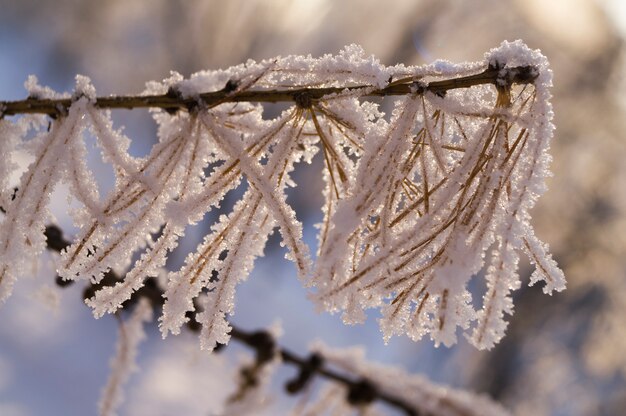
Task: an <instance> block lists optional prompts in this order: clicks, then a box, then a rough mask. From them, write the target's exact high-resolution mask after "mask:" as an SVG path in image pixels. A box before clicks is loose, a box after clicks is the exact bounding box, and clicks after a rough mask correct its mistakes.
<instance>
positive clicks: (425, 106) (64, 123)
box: [0, 41, 565, 350]
mask: <svg viewBox="0 0 626 416" xmlns="http://www.w3.org/2000/svg"><path fill="white" fill-rule="evenodd" d="M551 82H552V73H551V71H550V69H549V65H548V62H547V60H546V58H545V57H544V56H543V55H541V53H540V52H539V51H533V50H531V49H529V48H528V47H527V46H526V45H524V44H523V43H522V42H520V41H516V42H504V43H503V44H502V45H501V46H500V47H498V48H495V49H492V50H491V51H489V52H487V53H486V55H485V58H484V59H483V60H482V61H478V62H474V63H462V64H452V63H450V62H443V61H438V62H435V63H434V64H431V65H427V66H422V67H405V66H404V65H396V66H384V65H381V64H380V62H378V61H377V60H376V59H375V58H374V57H367V56H365V54H364V52H363V50H362V49H361V48H360V47H358V46H355V45H351V46H348V47H346V48H345V49H344V50H342V51H341V52H340V53H339V54H338V55H325V56H323V57H321V58H312V57H310V56H289V57H284V58H280V57H279V58H276V59H273V60H267V61H263V62H259V63H256V62H252V61H249V62H247V63H246V64H245V65H239V66H235V67H232V68H228V69H225V70H216V71H203V72H199V73H197V74H194V75H192V76H191V77H190V78H189V79H183V77H182V76H180V75H179V74H175V73H174V74H172V76H171V77H170V78H168V79H166V80H164V81H162V82H150V83H148V85H147V89H146V91H145V92H144V94H143V95H141V96H139V97H135V98H128V97H127V98H120V99H119V100H118V99H116V98H115V97H109V98H98V97H97V94H96V91H95V88H94V87H93V86H92V85H91V83H90V81H89V80H88V79H87V78H85V77H82V76H78V77H77V82H76V88H75V91H74V93H73V94H71V95H69V94H66V95H62V94H57V93H55V92H54V91H52V90H50V89H49V88H45V87H41V86H39V85H38V84H37V82H36V79H34V78H29V80H28V81H27V83H26V86H27V89H28V91H29V96H30V97H31V98H30V99H29V100H30V101H29V100H26V101H24V102H21V103H17V104H16V103H4V104H3V107H4V108H3V109H2V110H3V111H4V114H14V113H15V111H16V109H22V110H24V111H26V113H24V114H22V115H21V116H20V117H15V118H9V117H4V118H1V119H0V134H1V135H2V137H0V142H1V143H2V147H1V149H2V152H3V155H2V156H3V157H2V158H0V173H2V174H3V175H4V176H3V177H1V178H0V186H2V188H1V189H0V202H1V206H2V207H3V209H4V213H5V215H3V219H2V222H1V223H0V301H3V300H5V299H6V298H7V297H8V296H10V294H11V291H12V287H13V284H14V283H15V281H16V280H17V279H18V278H20V277H21V276H22V275H23V274H24V273H25V272H26V270H27V268H26V267H25V266H26V263H27V262H30V261H31V259H35V258H37V257H38V256H39V254H40V253H41V252H42V250H43V249H44V248H45V241H44V228H45V224H46V223H47V222H48V221H49V218H51V212H50V211H49V208H48V206H49V205H50V202H51V201H50V195H51V192H52V191H53V190H54V189H55V187H57V186H58V185H60V184H65V185H66V186H68V188H69V194H70V196H71V198H72V199H73V200H74V201H75V204H74V206H77V208H76V209H72V210H71V211H70V214H71V215H72V219H73V221H74V224H75V226H76V227H77V228H78V229H79V231H78V233H77V235H76V236H75V238H74V239H73V241H72V242H71V244H70V245H69V246H68V247H66V248H65V249H63V251H62V252H61V257H60V259H59V261H58V264H57V272H58V273H59V275H60V276H62V279H64V280H66V281H68V280H86V281H90V282H93V283H95V284H99V283H101V282H103V281H106V279H107V276H109V275H110V273H111V271H112V270H127V273H125V274H124V276H123V279H121V280H119V281H116V282H114V284H113V285H100V286H96V287H97V288H98V290H96V291H94V292H93V293H91V294H90V297H89V299H87V304H88V305H89V306H90V307H92V308H93V311H94V315H95V316H96V317H100V316H102V315H103V314H106V313H114V312H115V311H117V310H118V309H119V308H120V307H122V306H123V305H124V303H125V302H127V301H128V300H129V299H131V298H132V297H133V294H134V293H136V292H137V291H140V290H142V288H143V287H145V283H146V278H147V277H148V276H154V275H155V274H156V273H157V272H158V271H159V270H161V269H162V268H163V266H164V265H165V263H166V261H167V259H168V256H169V254H170V253H171V252H172V251H173V250H175V249H176V248H177V247H178V246H179V244H180V241H181V240H182V238H183V237H184V234H185V230H186V229H187V227H188V226H189V225H193V224H196V223H198V222H199V221H200V220H201V219H202V218H204V217H205V216H206V215H207V214H213V213H215V211H216V210H217V209H218V208H220V205H221V204H222V201H223V199H224V198H225V196H226V195H227V194H230V195H233V194H237V195H238V197H237V198H238V201H236V203H235V204H234V206H233V207H232V209H230V210H229V211H228V212H227V213H226V214H224V215H221V216H220V217H219V218H217V221H216V222H215V223H214V224H213V225H212V226H211V228H210V230H208V232H207V233H206V235H205V236H204V239H203V240H202V242H201V243H200V244H198V245H197V247H196V249H195V250H194V251H193V252H191V253H189V255H188V256H187V258H186V259H185V262H184V264H183V265H182V266H181V267H180V268H179V269H178V270H172V271H169V272H167V277H166V281H167V282H166V284H165V286H166V287H165V298H166V299H165V304H164V306H163V313H162V315H161V316H160V317H159V322H160V329H161V333H162V335H163V336H166V335H167V334H169V333H173V334H176V333H178V332H179V331H180V328H181V327H182V326H183V325H184V324H185V323H186V322H188V321H189V319H190V316H194V318H195V319H198V320H199V322H200V323H201V326H202V330H201V332H200V345H201V347H202V348H203V349H206V350H211V349H212V348H213V347H214V346H215V344H216V343H226V342H227V341H228V339H229V337H230V333H231V331H230V326H229V323H228V321H227V317H228V315H230V314H231V313H232V311H233V310H234V300H235V294H236V289H237V286H238V285H239V284H240V283H241V282H243V281H245V280H246V279H247V278H248V276H249V274H250V272H251V270H252V268H253V266H254V262H255V260H256V258H258V257H259V256H262V255H263V250H264V247H265V244H266V242H267V240H268V238H269V236H270V235H271V234H272V232H274V230H278V231H279V232H280V236H281V238H282V244H283V245H284V246H285V247H286V248H287V254H286V257H287V258H288V259H289V260H291V261H293V262H294V263H295V266H296V269H297V271H298V275H299V277H300V279H301V280H302V282H303V284H304V285H305V286H307V287H310V288H311V291H312V292H313V293H312V299H314V300H315V301H316V302H317V304H318V305H319V306H320V307H322V308H323V309H325V310H327V311H329V312H338V311H341V312H343V319H344V321H345V322H349V323H358V322H361V321H362V320H363V319H364V318H365V314H364V310H365V309H368V308H380V310H381V312H382V315H383V318H382V319H381V320H380V325H381V329H382V331H383V333H384V337H385V338H389V337H391V336H393V335H408V336H409V337H411V338H413V339H415V340H418V339H420V338H422V337H423V336H425V335H429V336H430V337H431V338H432V339H433V341H434V342H435V344H440V343H443V344H445V345H452V344H454V343H455V342H456V341H457V333H458V332H459V331H458V330H459V329H461V330H462V331H463V332H465V336H466V337H468V339H469V340H470V342H471V343H473V344H474V345H475V346H476V347H477V348H480V349H484V348H491V347H493V345H495V343H497V342H498V341H499V340H500V339H501V337H502V336H504V331H505V328H506V325H507V322H506V320H505V317H506V315H507V314H508V315H511V314H512V313H513V303H512V296H511V292H512V291H513V290H515V289H517V288H519V286H520V285H521V280H520V276H519V274H518V271H517V264H518V260H519V254H520V253H523V254H524V255H526V256H527V257H528V258H529V260H530V261H531V263H533V264H534V265H535V267H536V271H535V273H534V274H533V275H532V277H531V279H530V282H529V283H530V284H534V283H536V282H539V281H543V282H545V286H544V291H545V292H546V293H552V292H553V291H560V290H563V289H564V288H565V278H564V276H563V273H562V272H561V271H560V270H559V268H558V267H557V265H556V263H555V261H554V260H553V259H552V257H551V255H550V253H549V250H548V246H547V245H546V244H545V243H543V242H541V241H540V240H539V239H538V238H537V237H536V235H535V231H534V229H533V227H532V224H531V221H530V220H531V217H530V210H531V208H532V207H533V205H534V204H535V202H536V200H537V198H538V197H539V196H540V195H541V194H542V193H543V192H545V185H544V179H545V177H546V176H547V175H549V169H548V168H549V162H550V154H549V146H550V140H551V138H552V131H553V125H552V124H551V120H552V107H551V104H550V98H551V95H550V87H551ZM207 91H213V92H208V93H207ZM394 94H398V95H397V96H395V97H394V98H393V99H392V100H390V101H391V102H390V103H389V104H390V107H392V110H391V111H390V112H389V114H384V113H383V112H382V111H381V107H380V106H379V105H378V104H377V103H376V102H373V101H371V100H369V99H368V98H370V97H372V96H377V95H394ZM135 99H136V100H137V102H138V103H139V105H145V106H148V107H157V108H156V109H153V111H152V114H153V117H154V119H155V122H156V123H157V125H158V139H159V140H158V142H157V143H156V144H155V145H154V146H153V147H152V149H151V150H150V152H149V154H148V155H147V156H145V157H136V156H133V155H132V154H130V153H129V152H128V149H129V145H130V139H129V138H128V137H126V136H125V135H124V134H123V133H122V131H120V130H116V129H115V128H114V127H113V123H112V120H111V112H110V111H109V109H110V108H114V107H112V106H117V105H120V106H129V104H128V103H129V102H134V101H133V100H135ZM116 100H118V101H116ZM129 100H130V101H129ZM275 100H287V101H292V102H293V104H292V105H291V106H289V108H287V109H286V110H284V111H283V112H282V114H280V115H279V116H278V117H276V118H274V119H267V118H266V117H264V115H265V114H264V107H263V106H262V105H260V104H258V102H259V101H275ZM37 103H43V107H39V106H38V104H37ZM16 106H17V107H16ZM181 108H185V109H187V110H188V111H178V110H179V109H181ZM31 110H32V111H31ZM43 110H45V111H43ZM29 111H30V112H31V113H32V112H37V111H43V114H49V115H52V116H54V117H53V118H54V120H53V122H52V123H50V120H49V118H48V117H46V116H45V115H41V114H31V113H29ZM88 140H89V141H92V142H93V141H95V144H96V145H97V146H98V147H99V148H100V151H101V155H102V161H103V162H104V163H105V164H108V165H110V167H111V168H112V171H113V172H114V175H115V182H114V185H113V187H112V189H110V190H109V191H108V192H106V194H104V192H101V190H100V189H99V186H98V184H97V182H96V180H95V178H96V173H95V172H94V171H92V169H91V167H90V166H88V164H87V161H86V160H87V149H88V146H87V141H88ZM24 151H26V152H28V153H30V154H31V156H32V160H33V162H32V163H31V164H30V165H29V166H28V167H27V168H25V171H24V173H23V174H22V176H21V178H20V179H19V182H18V183H17V184H13V183H9V180H8V178H7V176H8V175H9V174H12V173H13V172H15V171H16V170H18V169H19V167H18V165H17V164H16V163H14V162H15V161H14V158H15V157H16V155H17V154H18V153H19V152H24ZM316 155H319V157H320V159H322V160H323V162H324V166H323V168H322V171H321V173H320V177H321V178H322V180H323V181H324V182H325V185H326V186H325V189H324V191H323V197H324V204H323V207H322V212H323V221H322V223H321V224H320V227H319V229H320V232H319V234H318V242H319V244H318V247H317V256H316V257H315V261H313V256H312V255H311V254H310V248H309V246H308V245H307V244H305V242H304V241H303V238H302V234H303V224H302V223H301V222H300V221H299V220H298V218H297V215H296V212H295V210H294V209H293V207H292V206H291V205H290V203H289V199H288V198H287V188H289V187H295V186H297V184H296V182H295V179H294V178H293V176H292V173H293V171H294V170H295V169H296V168H297V166H298V165H299V164H303V163H311V162H312V160H313V158H314V157H315V156H316ZM22 169H23V167H22ZM15 188H17V189H15ZM235 190H241V191H242V192H241V193H238V192H233V191H235ZM101 193H102V195H101ZM481 272H482V273H481ZM474 279H484V280H485V281H486V288H487V290H486V292H485V293H484V295H483V296H482V305H477V302H474V301H473V299H472V297H473V296H476V294H473V293H471V292H470V290H469V287H470V282H471V281H472V280H474ZM199 296H200V298H201V302H195V299H197V298H198V297H199Z"/></svg>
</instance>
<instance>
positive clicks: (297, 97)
mask: <svg viewBox="0 0 626 416" xmlns="http://www.w3.org/2000/svg"><path fill="white" fill-rule="evenodd" d="M293 100H294V101H295V103H296V105H297V106H298V108H301V109H303V110H308V109H309V108H311V106H312V105H313V98H312V97H311V94H309V93H308V92H306V91H302V92H298V93H296V94H294V95H293Z"/></svg>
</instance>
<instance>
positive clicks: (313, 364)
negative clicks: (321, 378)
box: [285, 353, 324, 394]
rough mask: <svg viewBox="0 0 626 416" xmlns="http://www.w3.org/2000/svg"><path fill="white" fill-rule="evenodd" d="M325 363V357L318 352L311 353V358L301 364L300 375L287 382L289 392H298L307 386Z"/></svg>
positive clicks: (286, 388) (286, 386) (286, 387)
mask: <svg viewBox="0 0 626 416" xmlns="http://www.w3.org/2000/svg"><path fill="white" fill-rule="evenodd" d="M323 364H324V358H323V357H322V356H321V355H319V354H317V353H313V354H311V356H310V357H309V359H308V360H307V361H306V362H304V363H303V364H302V365H301V366H300V372H299V373H298V375H297V376H296V377H294V378H293V379H291V380H289V381H287V383H286V384H285V390H286V391H287V393H289V394H296V393H298V392H300V391H301V390H303V389H304V388H306V386H308V385H309V384H310V382H311V380H312V379H313V376H314V375H315V373H316V372H317V370H318V369H320V368H321V367H322V365H323Z"/></svg>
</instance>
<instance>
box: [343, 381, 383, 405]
mask: <svg viewBox="0 0 626 416" xmlns="http://www.w3.org/2000/svg"><path fill="white" fill-rule="evenodd" d="M376 397H378V391H377V389H376V386H374V384H372V382H370V381H368V380H366V379H361V380H359V381H356V382H354V383H352V384H350V387H349V389H348V395H347V397H346V400H347V401H348V403H350V404H351V405H353V406H357V405H362V404H369V403H371V402H373V401H374V400H375V399H376Z"/></svg>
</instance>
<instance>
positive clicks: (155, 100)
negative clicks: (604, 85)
mask: <svg viewBox="0 0 626 416" xmlns="http://www.w3.org/2000/svg"><path fill="white" fill-rule="evenodd" d="M503 71H504V72H503ZM536 77H537V71H536V69H535V68H534V67H532V66H521V67H515V68H507V69H505V70H500V69H497V68H493V67H489V68H487V69H486V70H484V71H483V72H481V73H478V74H475V75H469V76H465V77H458V78H451V79H444V80H439V81H432V82H430V83H423V82H422V81H419V83H416V82H414V81H413V80H412V79H411V78H406V79H403V80H397V81H394V82H393V83H390V84H389V85H388V86H387V87H385V88H376V87H374V86H372V85H353V86H347V87H327V88H305V87H297V86H296V87H293V88H289V89H273V90H261V89H257V90H255V89H248V90H243V91H235V92H233V91H231V90H230V89H228V88H223V89H221V90H219V91H211V92H206V93H203V94H199V96H198V97H197V98H196V97H194V98H182V97H180V96H179V94H163V95H134V96H109V97H98V98H96V99H95V106H96V107H98V108H104V109H133V108H163V109H167V110H170V111H176V110H188V109H191V108H195V107H196V106H197V105H198V102H199V101H201V102H202V103H204V104H205V105H206V106H207V107H212V106H215V105H218V104H221V103H229V102H230V103H234V102H267V103H276V102H283V101H287V102H289V101H292V102H296V100H299V99H301V97H303V96H306V97H307V98H308V99H310V100H312V101H315V100H319V99H321V98H322V97H324V96H327V95H329V94H341V93H351V92H352V93H358V92H359V91H362V92H363V95H364V96H369V97H376V96H378V97H383V96H393V95H407V94H416V93H417V94H423V93H424V92H427V91H428V92H431V93H434V94H439V95H441V94H445V92H446V91H449V90H453V89H458V88H469V87H472V86H476V85H483V84H496V83H497V81H498V80H499V79H500V80H502V79H505V80H506V82H508V83H515V84H529V83H532V82H533V81H534V80H535V79H536ZM72 101H73V100H72V99H71V98H62V99H45V98H37V97H29V98H26V99H25V100H20V101H0V116H12V115H16V114H48V115H50V116H53V117H56V116H58V115H61V114H64V113H66V112H67V110H68V109H69V107H70V106H71V104H72Z"/></svg>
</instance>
